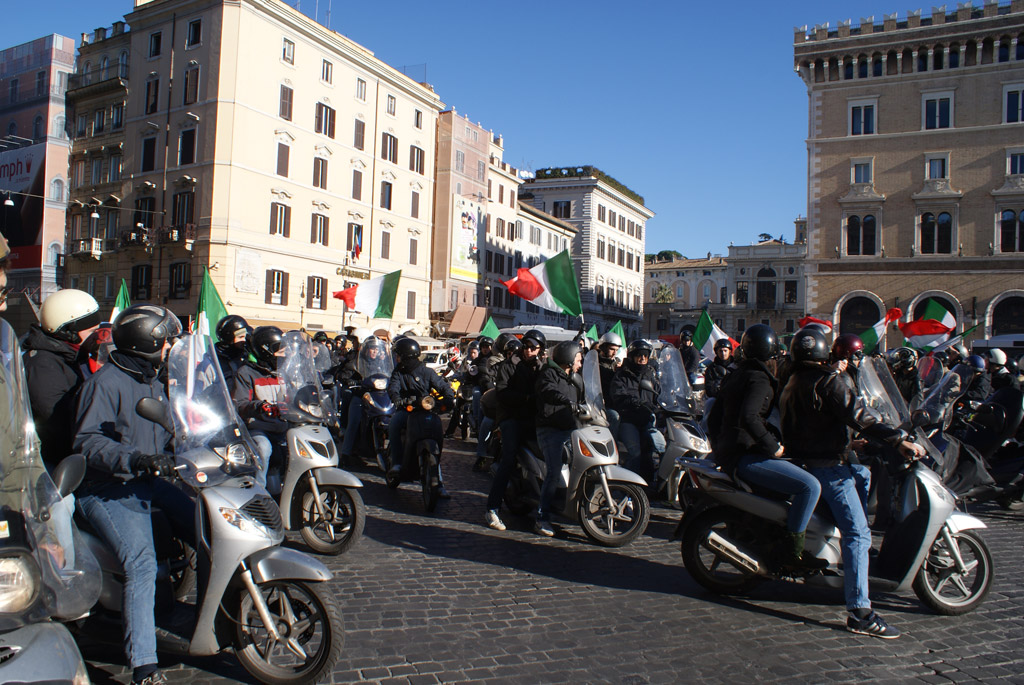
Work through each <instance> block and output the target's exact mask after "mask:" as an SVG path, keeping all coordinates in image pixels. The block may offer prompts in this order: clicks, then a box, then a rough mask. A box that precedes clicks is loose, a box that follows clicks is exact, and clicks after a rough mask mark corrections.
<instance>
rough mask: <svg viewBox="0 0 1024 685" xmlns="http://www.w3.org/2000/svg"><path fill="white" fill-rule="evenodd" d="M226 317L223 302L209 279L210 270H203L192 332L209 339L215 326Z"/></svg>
mask: <svg viewBox="0 0 1024 685" xmlns="http://www.w3.org/2000/svg"><path fill="white" fill-rule="evenodd" d="M227 315H228V310H227V309H226V308H225V307H224V302H223V300H221V299H220V295H219V294H218V293H217V288H216V286H214V285H213V279H211V278H210V270H209V269H208V268H204V269H203V285H202V286H201V287H200V288H199V306H198V308H197V309H196V318H195V320H194V321H193V322H192V326H193V332H195V333H196V334H198V335H208V336H210V337H211V338H212V337H213V335H214V332H215V331H216V330H217V324H219V323H220V320H221V319H223V318H224V317H225V316H227Z"/></svg>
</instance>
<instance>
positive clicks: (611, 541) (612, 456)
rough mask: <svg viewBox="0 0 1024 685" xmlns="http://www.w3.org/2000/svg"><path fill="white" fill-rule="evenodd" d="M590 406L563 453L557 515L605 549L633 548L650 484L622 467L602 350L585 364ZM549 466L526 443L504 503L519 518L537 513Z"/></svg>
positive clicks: (580, 379) (643, 524) (643, 523)
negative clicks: (601, 363) (606, 390)
mask: <svg viewBox="0 0 1024 685" xmlns="http://www.w3.org/2000/svg"><path fill="white" fill-rule="evenodd" d="M574 382H576V383H582V384H583V388H584V398H585V402H584V404H583V405H582V406H581V411H580V413H579V419H580V423H582V424H583V425H582V427H580V428H577V429H576V430H574V431H573V432H572V436H571V437H570V439H569V446H568V449H566V450H565V453H564V454H563V460H562V461H563V464H562V470H561V474H560V478H559V482H558V486H557V490H556V492H555V497H554V500H553V507H554V508H555V511H556V513H558V514H559V515H561V516H564V517H565V518H568V519H575V520H577V521H578V522H579V524H580V527H581V528H582V529H583V532H584V533H585V534H586V535H587V537H589V538H590V539H591V540H593V541H594V542H597V543H598V544H601V545H604V546H605V547H622V546H624V545H628V544H629V543H630V542H632V541H633V540H635V539H636V538H637V537H639V536H640V535H642V534H643V532H644V531H645V530H646V529H647V523H648V522H649V521H650V518H651V509H650V503H649V502H648V500H647V493H646V492H645V491H644V489H645V488H646V487H647V482H646V481H645V480H644V479H643V478H641V477H640V476H639V475H637V474H636V473H633V472H632V471H630V470H629V469H626V468H624V467H622V466H619V465H618V464H619V451H618V447H617V446H616V444H615V438H614V437H613V436H612V433H611V431H610V430H609V429H608V417H607V412H606V411H605V406H604V398H603V396H602V394H601V374H600V370H599V365H598V361H597V351H596V350H591V351H590V352H589V353H587V356H586V357H585V359H584V362H583V369H582V376H576V377H575V381H574ZM546 473H547V467H546V465H545V462H544V455H543V454H542V453H541V451H540V448H539V446H538V445H537V443H536V441H535V440H528V441H524V444H523V446H522V447H521V448H520V451H519V455H518V463H517V465H516V468H515V469H514V470H513V471H512V475H511V477H510V478H509V484H508V487H507V488H506V490H505V504H506V505H508V508H509V509H510V510H511V511H512V512H513V513H515V514H519V515H526V514H529V513H531V512H535V511H537V508H538V507H539V505H540V490H541V486H542V485H543V483H544V477H545V474H546Z"/></svg>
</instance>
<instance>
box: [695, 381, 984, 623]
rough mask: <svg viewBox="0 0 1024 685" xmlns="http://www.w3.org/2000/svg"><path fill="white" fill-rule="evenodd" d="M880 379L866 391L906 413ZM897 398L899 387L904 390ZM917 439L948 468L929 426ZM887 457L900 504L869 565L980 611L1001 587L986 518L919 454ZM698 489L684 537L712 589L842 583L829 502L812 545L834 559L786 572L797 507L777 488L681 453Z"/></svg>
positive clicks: (877, 403) (938, 604) (882, 582)
mask: <svg viewBox="0 0 1024 685" xmlns="http://www.w3.org/2000/svg"><path fill="white" fill-rule="evenodd" d="M873 378H876V376H874V375H872V374H870V373H869V374H864V373H861V374H860V377H859V380H858V382H859V384H860V385H861V386H862V390H861V392H862V395H868V396H871V397H873V398H874V401H873V402H874V406H873V409H874V410H875V411H877V412H878V413H879V414H880V415H882V416H883V417H898V416H899V411H898V410H897V409H896V407H895V406H894V404H893V402H892V399H891V397H890V395H889V393H888V391H887V390H886V388H884V387H881V386H878V387H867V388H866V389H865V386H870V385H871V384H872V382H873V380H872V379H873ZM896 396H898V393H897V395H896ZM915 437H916V439H917V441H918V442H919V443H920V444H921V445H923V446H924V447H925V449H926V450H927V452H928V459H929V460H930V461H931V462H932V463H935V464H937V465H938V468H940V469H941V468H942V465H943V460H944V458H943V454H942V452H940V451H939V450H938V449H936V448H935V447H934V446H933V445H931V443H930V442H929V441H928V438H927V437H926V436H925V435H924V433H923V432H922V431H920V430H917V431H916V436H915ZM888 449H889V450H890V453H889V454H888V457H889V458H888V459H887V460H886V463H888V464H889V465H890V469H891V475H892V479H893V491H894V494H895V497H894V505H895V506H894V509H893V515H892V517H891V520H890V521H889V522H888V525H887V527H886V529H885V530H884V531H883V533H882V535H881V546H880V548H879V550H878V554H877V556H875V557H873V558H872V560H871V566H870V571H869V573H870V582H871V586H872V587H873V588H877V589H879V590H883V591H888V592H903V591H906V590H909V589H911V588H913V590H914V593H915V594H916V595H917V596H918V598H919V599H920V600H921V601H922V602H923V603H924V604H925V605H927V606H928V607H929V608H931V609H932V610H933V611H935V612H936V613H940V614H946V615H956V614H963V613H967V612H969V611H971V610H973V609H975V608H976V607H977V606H978V605H979V604H981V602H982V601H984V599H985V596H986V595H987V594H988V591H989V589H990V588H991V585H992V578H993V573H994V570H993V563H992V555H991V553H990V552H989V549H988V546H987V544H986V543H985V540H984V539H983V538H982V537H981V536H980V535H979V534H978V530H980V529H982V528H985V527H986V526H985V524H984V523H983V522H982V521H981V520H979V519H977V518H976V517H974V516H971V515H969V514H965V513H962V512H959V511H957V508H956V506H957V498H956V495H955V494H954V493H953V492H952V491H950V490H949V489H948V488H947V487H945V486H944V485H943V484H942V480H941V478H940V477H939V475H937V474H936V472H934V471H932V470H931V469H929V468H928V467H927V466H925V465H924V464H923V463H922V462H921V461H920V460H914V461H912V462H906V461H904V460H903V459H902V458H900V457H899V455H898V454H897V453H895V451H894V450H892V449H891V448H888ZM680 460H681V461H684V462H685V464H684V466H685V467H686V468H687V469H688V472H687V473H688V477H689V478H690V479H691V481H692V483H693V486H694V487H693V488H692V489H690V490H686V491H685V494H686V497H687V499H689V500H690V504H689V505H688V507H687V510H686V513H685V514H684V516H683V519H682V520H681V521H680V524H679V527H678V529H677V531H676V533H677V535H681V537H682V546H681V552H682V557H683V564H684V566H685V567H686V570H687V571H688V572H689V573H690V575H691V576H692V577H693V579H694V580H696V581H697V582H698V583H700V584H701V585H702V586H704V587H705V588H707V589H708V590H711V591H712V592H716V593H720V594H733V593H742V592H745V591H747V590H749V589H750V588H751V587H752V586H753V585H755V584H756V583H757V582H758V581H760V580H762V579H764V578H776V579H778V578H798V579H800V580H802V581H803V582H804V583H806V584H808V585H814V586H824V587H833V588H841V587H842V586H843V569H842V552H841V534H840V532H839V530H838V528H836V526H835V523H834V520H833V519H832V517H831V513H830V512H829V511H828V509H827V508H822V507H819V508H818V510H817V511H815V513H814V514H813V515H812V516H811V520H810V523H809V524H808V526H807V538H806V546H805V549H806V550H807V551H809V552H810V553H811V554H813V555H814V556H815V557H818V558H819V559H824V560H826V561H828V564H829V565H828V567H827V568H825V569H824V570H822V571H807V572H798V571H794V570H793V569H786V570H783V569H781V568H780V567H779V566H778V565H777V563H776V562H775V561H774V558H775V555H774V551H775V550H776V549H777V547H778V546H779V545H780V544H781V541H782V539H783V536H784V534H785V531H786V527H785V526H786V519H787V514H788V511H789V505H788V502H787V501H786V499H785V498H784V497H782V496H780V495H778V494H776V493H773V492H770V491H765V490H763V489H760V488H756V487H753V486H751V485H750V484H748V483H745V482H743V481H742V480H741V479H739V478H730V477H729V475H728V474H726V473H723V472H721V471H719V470H718V469H717V468H716V467H715V465H714V463H712V462H710V461H708V460H697V459H687V458H685V457H681V458H680Z"/></svg>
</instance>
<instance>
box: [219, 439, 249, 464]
mask: <svg viewBox="0 0 1024 685" xmlns="http://www.w3.org/2000/svg"><path fill="white" fill-rule="evenodd" d="M213 451H214V452H216V453H217V454H218V455H220V457H221V458H222V459H226V460H227V461H229V462H231V463H232V464H243V465H247V466H249V465H253V464H255V463H256V462H255V460H254V459H253V458H252V456H251V455H250V454H249V451H248V450H247V449H245V446H244V445H243V444H242V443H240V442H236V443H232V444H230V445H227V446H226V447H215V448H214V449H213Z"/></svg>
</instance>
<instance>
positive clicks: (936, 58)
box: [932, 45, 946, 69]
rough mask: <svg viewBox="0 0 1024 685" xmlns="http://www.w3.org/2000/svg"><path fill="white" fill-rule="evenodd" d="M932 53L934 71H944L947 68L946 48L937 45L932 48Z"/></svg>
mask: <svg viewBox="0 0 1024 685" xmlns="http://www.w3.org/2000/svg"><path fill="white" fill-rule="evenodd" d="M932 51H933V52H932V69H942V68H943V67H944V66H945V63H944V62H945V51H946V48H945V47H943V46H942V45H936V46H935V47H934V48H932Z"/></svg>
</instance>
